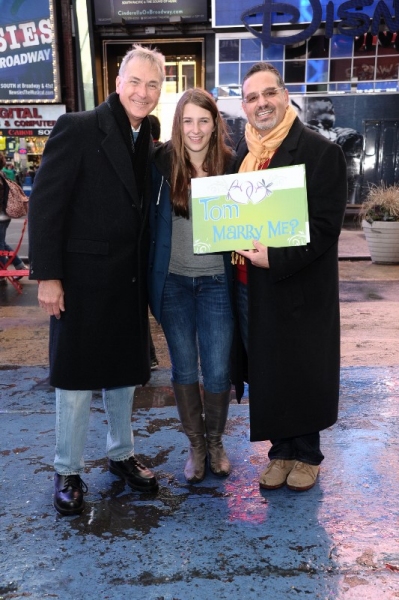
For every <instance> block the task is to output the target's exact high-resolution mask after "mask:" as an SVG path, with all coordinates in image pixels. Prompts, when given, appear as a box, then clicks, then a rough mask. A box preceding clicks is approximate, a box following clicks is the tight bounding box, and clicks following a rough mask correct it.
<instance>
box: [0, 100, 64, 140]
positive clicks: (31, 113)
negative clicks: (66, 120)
mask: <svg viewBox="0 0 399 600" xmlns="http://www.w3.org/2000/svg"><path fill="white" fill-rule="evenodd" d="M64 113H65V105H63V104H62V105H61V104H59V105H54V106H52V105H48V106H47V105H43V104H37V105H33V104H26V105H22V106H0V135H1V136H4V137H31V136H39V137H40V136H42V137H47V136H49V135H50V133H51V130H52V129H53V127H54V125H55V123H56V121H57V119H58V117H60V116H61V115H62V114H64Z"/></svg>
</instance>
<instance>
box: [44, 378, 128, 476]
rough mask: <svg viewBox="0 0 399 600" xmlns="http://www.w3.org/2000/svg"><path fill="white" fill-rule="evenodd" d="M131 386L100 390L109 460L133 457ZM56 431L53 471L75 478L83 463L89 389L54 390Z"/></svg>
mask: <svg viewBox="0 0 399 600" xmlns="http://www.w3.org/2000/svg"><path fill="white" fill-rule="evenodd" d="M133 396H134V387H121V388H112V389H105V390H103V403H104V408H105V413H106V416H107V421H108V435H107V446H106V452H107V455H108V457H109V458H111V459H112V460H116V461H117V460H125V459H127V458H129V457H130V456H133V454H134V446H133V430H132V425H131V418H132V407H133ZM55 397H56V428H55V438H56V442H55V459H54V469H55V471H56V472H57V473H58V474H59V475H79V474H81V473H82V472H83V469H84V466H85V463H84V459H83V452H84V447H85V442H86V437H87V430H88V427H89V417H90V403H91V398H92V391H91V390H62V389H60V388H56V390H55Z"/></svg>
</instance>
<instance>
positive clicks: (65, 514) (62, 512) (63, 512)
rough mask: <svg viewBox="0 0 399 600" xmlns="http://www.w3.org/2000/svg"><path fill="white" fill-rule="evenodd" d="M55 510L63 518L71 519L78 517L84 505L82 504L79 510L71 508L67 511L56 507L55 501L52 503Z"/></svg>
mask: <svg viewBox="0 0 399 600" xmlns="http://www.w3.org/2000/svg"><path fill="white" fill-rule="evenodd" d="M53 504H54V508H55V510H56V511H57V512H58V513H60V515H62V516H63V517H72V516H73V515H80V514H82V512H83V511H84V509H85V506H86V505H85V503H83V504H82V506H81V508H73V509H71V510H67V509H66V508H60V507H59V506H57V504H56V502H55V500H54V502H53Z"/></svg>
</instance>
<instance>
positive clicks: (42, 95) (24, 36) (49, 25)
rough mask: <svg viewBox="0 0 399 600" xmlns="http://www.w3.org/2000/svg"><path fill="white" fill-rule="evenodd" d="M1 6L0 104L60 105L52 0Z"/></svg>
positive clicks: (10, 1)
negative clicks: (48, 103)
mask: <svg viewBox="0 0 399 600" xmlns="http://www.w3.org/2000/svg"><path fill="white" fill-rule="evenodd" d="M0 5H1V6H0V8H1V9H0V102H4V103H13V102H14V103H21V102H29V103H30V102H32V103H34V102H38V101H40V102H60V101H61V98H60V90H59V85H58V62H57V54H56V51H55V23H54V6H53V0H34V1H33V0H2V1H1V2H0Z"/></svg>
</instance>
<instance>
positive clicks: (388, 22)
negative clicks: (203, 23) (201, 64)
mask: <svg viewBox="0 0 399 600" xmlns="http://www.w3.org/2000/svg"><path fill="white" fill-rule="evenodd" d="M398 12H399V0H387V1H384V0H345V1H342V2H341V1H340V0H290V1H289V2H284V3H282V2H272V1H271V0H264V1H263V3H262V2H256V0H241V2H239V3H233V2H231V0H212V15H213V17H212V26H213V27H238V26H240V27H242V25H244V26H245V27H246V28H247V29H248V30H249V31H251V32H252V33H253V34H254V35H256V36H257V37H260V38H261V39H262V41H263V43H264V45H268V44H270V43H271V39H270V33H271V27H272V26H273V25H288V24H290V25H297V24H298V25H303V24H307V25H308V27H307V28H306V29H305V30H304V31H301V32H300V33H299V34H297V35H296V36H295V35H294V36H290V37H289V40H287V41H286V40H284V37H277V38H275V39H274V40H273V43H278V44H281V43H283V44H284V43H296V42H298V41H303V40H304V39H308V38H309V37H311V35H313V34H314V33H315V31H317V29H318V28H319V27H320V26H321V25H322V24H323V25H324V27H325V32H326V37H332V34H333V29H334V27H335V26H336V27H337V29H338V32H339V33H342V34H344V35H348V36H350V37H355V36H357V35H362V34H364V33H366V32H367V31H368V30H369V29H371V31H372V32H373V33H374V34H376V33H378V31H379V29H380V25H381V22H384V24H385V26H386V29H388V30H389V31H391V32H395V31H398V29H399V25H398V21H397V18H398V17H397V16H396V17H395V15H398ZM255 25H260V26H262V27H263V31H262V33H260V34H259V33H258V32H256V31H255V30H253V29H252V28H253V26H255Z"/></svg>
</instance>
